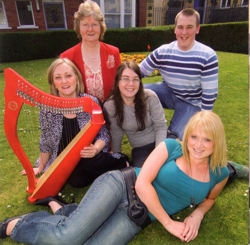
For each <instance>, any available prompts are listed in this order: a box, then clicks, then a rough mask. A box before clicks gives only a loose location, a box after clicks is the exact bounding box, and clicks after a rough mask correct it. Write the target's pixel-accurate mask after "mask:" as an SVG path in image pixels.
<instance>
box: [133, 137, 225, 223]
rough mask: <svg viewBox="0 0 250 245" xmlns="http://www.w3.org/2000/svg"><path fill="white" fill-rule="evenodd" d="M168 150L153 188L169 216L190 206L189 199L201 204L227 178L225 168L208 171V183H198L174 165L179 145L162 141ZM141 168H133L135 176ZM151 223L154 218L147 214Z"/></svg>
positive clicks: (175, 141)
mask: <svg viewBox="0 0 250 245" xmlns="http://www.w3.org/2000/svg"><path fill="white" fill-rule="evenodd" d="M164 142H165V144H166V147H167V149H168V159H167V160H166V162H165V163H164V165H163V166H162V167H161V169H160V171H159V173H158V175H157V176H156V178H155V180H154V181H153V186H154V188H155V190H156V192H157V194H158V197H159V199H160V202H161V204H162V206H163V208H164V209H165V210H166V212H167V213H168V214H169V215H173V214H175V213H178V212H180V211H181V210H183V209H185V208H187V207H188V206H189V205H190V200H191V197H192V198H193V199H194V203H195V204H196V205H197V204H199V203H201V202H202V201H203V200H204V199H205V198H206V196H207V195H208V193H209V191H210V190H212V189H213V187H214V186H215V185H216V184H217V183H219V182H221V181H222V180H224V179H225V178H227V177H228V176H229V170H228V168H227V167H223V168H221V169H220V173H219V172H218V170H217V171H216V172H212V171H211V170H210V181H209V182H200V181H197V180H194V179H192V178H191V177H189V176H188V175H186V174H185V173H184V172H183V171H182V170H180V169H179V167H178V166H177V165H176V162H175V159H177V158H179V157H180V156H182V148H181V145H180V143H179V142H178V141H177V140H174V139H166V140H164ZM140 170H141V168H135V172H136V176H138V175H139V173H140ZM149 215H150V218H151V220H152V221H154V220H155V217H154V216H153V215H152V214H149Z"/></svg>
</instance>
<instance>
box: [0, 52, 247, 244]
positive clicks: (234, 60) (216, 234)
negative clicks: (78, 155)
mask: <svg viewBox="0 0 250 245" xmlns="http://www.w3.org/2000/svg"><path fill="white" fill-rule="evenodd" d="M217 54H218V58H219V95H218V99H217V101H216V103H215V106H214V112H216V113H217V114H218V115H219V116H220V117H221V119H222V121H223V123H224V126H225V130H226V135H227V148H228V159H229V160H233V161H237V162H239V163H241V164H244V165H246V166H248V153H249V150H248V149H249V144H248V133H249V132H248V130H249V128H248V119H249V117H248V106H249V103H248V95H249V92H248V91H249V90H248V89H249V87H248V55H243V54H232V53H223V52H217ZM52 60H53V59H47V60H35V61H27V62H18V63H3V64H0V92H1V95H2V96H1V97H0V109H1V110H0V113H1V114H0V117H1V120H0V149H1V152H0V169H1V171H0V188H1V190H0V220H3V219H5V218H6V217H11V216H15V215H20V214H23V213H27V212H31V211H37V210H48V209H47V208H44V207H39V206H35V205H31V204H29V203H28V202H27V197H28V194H27V193H26V191H25V190H26V187H27V180H26V177H24V176H21V175H19V172H20V171H21V170H22V169H23V168H22V165H21V164H20V163H19V161H18V159H17V158H16V156H15V154H14V153H13V152H12V150H11V149H10V147H9V145H8V142H7V140H6V138H5V134H4V129H3V117H4V96H3V91H4V86H5V85H4V77H3V70H4V69H5V68H7V67H11V68H13V69H14V70H16V71H17V72H18V73H19V74H21V75H22V76H23V77H24V78H25V79H26V80H28V81H29V82H30V83H32V84H34V85H35V86H36V87H38V88H40V89H42V90H43V91H46V92H48V91H49V90H48V85H47V81H46V70H47V68H48V67H49V65H50V63H51V62H52ZM160 80H161V77H150V78H146V79H143V82H144V83H154V82H157V81H160ZM165 113H166V119H167V120H168V122H169V121H170V120H171V116H172V111H170V110H165ZM37 117H38V115H37V111H36V110H34V108H33V107H29V108H26V107H25V108H24V112H23V110H22V114H21V115H20V120H19V123H18V125H19V128H20V127H22V130H20V129H19V131H18V135H20V137H22V138H24V141H23V142H22V145H23V144H24V145H25V149H27V150H28V152H27V154H28V155H29V159H31V162H34V160H35V159H36V157H37V156H38V151H39V149H38V140H39V127H38V126H36V127H35V128H34V129H33V130H31V129H30V126H28V124H26V121H25V119H27V118H29V121H35V123H37V124H38V121H37ZM29 131H32V133H33V134H29ZM31 137H32V138H34V139H36V141H37V144H34V143H33V142H32V143H31V140H30V138H31ZM29 143H31V145H29ZM123 143H124V144H123V151H124V153H126V154H128V155H130V147H129V145H128V142H127V139H126V138H124V142H123ZM247 189H248V182H247V181H245V180H238V179H237V180H235V181H234V182H233V183H232V184H230V185H229V186H227V187H226V188H225V189H224V190H223V192H222V193H221V195H220V196H219V198H218V199H217V201H216V203H215V205H214V207H213V208H212V209H211V210H210V212H208V213H207V215H206V216H205V218H204V220H203V222H202V225H201V228H200V232H199V235H198V237H197V238H196V239H195V240H194V241H192V242H191V244H193V245H217V244H218V245H231V244H232V245H233V244H236V245H247V244H248V227H249V225H248V199H249V198H248V194H247V193H246V190H247ZM86 190H87V188H84V189H74V188H71V187H69V186H66V187H65V188H64V190H63V192H62V194H63V195H64V199H66V200H70V197H71V195H72V194H73V195H74V196H75V197H76V201H77V202H79V201H80V200H81V198H82V196H83V195H84V193H85V192H86ZM188 212H189V210H184V211H182V212H180V213H178V214H176V215H175V216H174V218H175V219H179V220H183V219H184V218H185V215H186V214H188ZM76 229H77V228H76ZM27 232H28V231H27ZM0 244H1V245H10V244H18V243H16V242H14V241H11V240H10V239H5V240H1V241H0ZM19 244H20V243H19ZM129 244H130V245H147V244H150V245H163V244H164V245H165V244H166V245H179V244H183V243H182V242H181V241H179V239H177V238H175V237H173V236H172V235H170V234H169V233H168V232H166V231H165V230H164V228H163V227H162V226H161V225H160V223H158V222H154V223H153V224H151V225H150V226H148V227H147V228H146V229H145V230H143V231H142V232H141V233H140V234H139V235H138V236H136V237H135V238H134V239H133V241H131V242H130V243H129ZM118 245H119V244H118Z"/></svg>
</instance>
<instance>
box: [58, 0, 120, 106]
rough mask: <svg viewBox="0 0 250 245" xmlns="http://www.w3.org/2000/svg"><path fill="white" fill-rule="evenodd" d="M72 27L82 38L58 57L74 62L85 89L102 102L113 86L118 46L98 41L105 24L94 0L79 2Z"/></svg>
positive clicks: (118, 60)
mask: <svg viewBox="0 0 250 245" xmlns="http://www.w3.org/2000/svg"><path fill="white" fill-rule="evenodd" d="M74 30H75V32H76V34H77V37H78V38H79V39H80V41H81V42H80V43H78V44H77V45H76V46H74V47H72V48H70V49H68V50H66V51H65V52H63V53H62V54H61V55H60V57H61V58H68V59H70V60H71V61H73V62H74V63H75V65H76V66H77V68H78V69H79V70H80V72H81V74H82V77H83V83H84V86H85V89H86V93H88V94H91V95H93V96H95V97H97V98H98V99H99V100H100V101H101V102H103V101H104V100H105V99H106V98H107V96H108V95H109V93H110V91H111V89H112V87H113V83H114V78H115V74H116V69H117V67H118V66H119V65H120V64H121V58H120V52H119V49H118V48H117V47H114V46H111V45H109V44H105V43H103V42H101V41H100V40H102V39H103V36H104V33H105V31H106V24H105V22H104V17H103V15H102V13H101V9H100V7H99V5H98V4H97V3H96V2H94V1H91V0H87V1H85V2H84V3H82V4H80V6H79V8H78V11H77V12H76V13H75V15H74Z"/></svg>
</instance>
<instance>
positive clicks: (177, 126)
mask: <svg viewBox="0 0 250 245" xmlns="http://www.w3.org/2000/svg"><path fill="white" fill-rule="evenodd" d="M144 88H147V89H151V90H153V91H154V92H155V93H156V94H157V96H158V97H159V100H160V102H161V104H162V107H163V108H165V109H173V110H174V114H173V117H172V119H171V121H170V125H169V127H168V129H169V130H170V131H171V132H175V133H176V134H177V135H178V137H179V138H180V139H182V136H183V132H184V128H185V126H186V124H187V122H188V121H189V119H190V118H191V117H192V116H193V115H194V114H195V113H196V112H197V111H200V110H201V108H200V107H198V106H194V105H192V104H190V103H188V102H186V101H184V100H181V99H179V98H177V97H176V96H175V94H174V93H173V92H172V91H171V89H170V88H169V86H168V85H167V84H166V83H164V82H159V83H156V84H144Z"/></svg>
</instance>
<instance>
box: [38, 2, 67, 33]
mask: <svg viewBox="0 0 250 245" xmlns="http://www.w3.org/2000/svg"><path fill="white" fill-rule="evenodd" d="M42 2H43V6H44V3H62V10H63V20H64V26H65V28H48V24H47V19H46V16H45V11H44V21H45V24H46V30H67V29H68V26H67V19H66V12H65V5H64V0H42Z"/></svg>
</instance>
